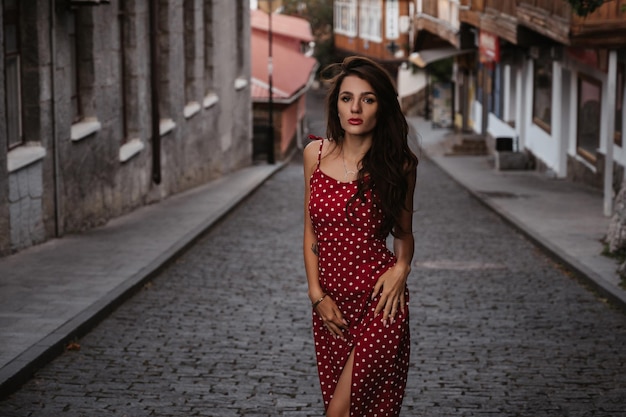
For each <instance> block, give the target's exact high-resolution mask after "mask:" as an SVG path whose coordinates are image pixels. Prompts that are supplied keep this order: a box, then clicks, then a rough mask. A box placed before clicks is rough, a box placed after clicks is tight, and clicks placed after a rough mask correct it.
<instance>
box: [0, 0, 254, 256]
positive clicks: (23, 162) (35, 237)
mask: <svg viewBox="0 0 626 417" xmlns="http://www.w3.org/2000/svg"><path fill="white" fill-rule="evenodd" d="M0 3H1V4H2V8H1V9H0V21H2V24H3V26H2V27H3V30H2V31H1V32H0V45H3V48H4V50H3V52H4V55H3V59H2V60H0V77H2V79H1V81H0V97H2V100H0V255H6V254H9V253H12V252H15V251H19V250H21V249H24V248H26V247H29V246H31V245H34V244H37V243H41V242H44V241H46V240H48V239H51V238H54V237H60V236H63V235H65V234H69V233H75V232H80V231H82V230H85V229H88V228H92V227H95V226H98V225H102V224H104V223H106V222H107V221H108V220H109V219H111V218H113V217H116V216H120V215H123V214H125V213H128V212H130V211H132V210H134V209H136V208H139V207H141V206H144V205H147V204H151V203H156V202H158V201H160V200H163V199H165V198H167V197H168V196H171V195H172V194H175V193H178V192H181V191H184V190H187V189H189V188H192V187H195V186H198V185H201V184H203V183H206V182H208V181H211V180H213V179H215V178H217V177H219V176H221V175H224V174H226V173H229V172H231V171H233V170H237V169H239V168H241V167H243V166H246V165H249V164H251V162H252V111H251V102H250V85H249V79H250V58H249V57H250V16H249V3H248V0H19V1H18V0H0Z"/></svg>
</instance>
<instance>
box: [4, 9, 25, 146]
mask: <svg viewBox="0 0 626 417" xmlns="http://www.w3.org/2000/svg"><path fill="white" fill-rule="evenodd" d="M3 5H4V8H3V16H4V19H3V20H4V82H5V92H6V94H5V105H6V112H7V132H6V133H7V145H8V148H9V149H11V148H14V147H16V146H19V145H21V144H22V143H23V142H24V137H23V132H22V74H21V72H22V71H21V50H20V24H19V4H18V2H17V0H5V1H4V2H3Z"/></svg>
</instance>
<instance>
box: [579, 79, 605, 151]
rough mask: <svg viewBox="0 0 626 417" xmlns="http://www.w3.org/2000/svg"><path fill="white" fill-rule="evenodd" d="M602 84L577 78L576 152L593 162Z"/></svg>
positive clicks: (596, 142)
mask: <svg viewBox="0 0 626 417" xmlns="http://www.w3.org/2000/svg"><path fill="white" fill-rule="evenodd" d="M601 98H602V83H600V81H598V80H596V79H593V78H591V77H587V76H584V75H580V76H579V78H578V133H577V137H576V145H577V151H578V154H579V155H580V156H582V157H583V158H585V159H587V160H589V161H591V162H595V160H596V150H597V149H598V147H599V146H600V102H601V101H600V100H601Z"/></svg>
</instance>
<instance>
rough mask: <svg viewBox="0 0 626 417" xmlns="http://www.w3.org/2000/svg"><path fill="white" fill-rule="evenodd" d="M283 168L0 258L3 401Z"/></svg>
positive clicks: (230, 178)
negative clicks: (6, 395) (38, 369)
mask: <svg viewBox="0 0 626 417" xmlns="http://www.w3.org/2000/svg"><path fill="white" fill-rule="evenodd" d="M283 166H284V163H283V164H281V163H277V164H275V165H266V164H262V165H254V166H251V167H248V168H245V169H242V170H239V171H237V172H235V173H232V174H230V175H227V176H225V177H223V178H220V179H217V180H215V181H212V182H211V183H209V184H207V185H204V186H201V187H199V188H196V189H193V190H190V191H188V192H185V193H181V194H179V195H175V196H172V197H171V198H169V199H167V200H165V201H163V202H161V203H159V204H154V205H151V206H147V207H143V208H141V209H138V210H136V211H134V212H132V213H130V214H128V215H126V216H123V217H120V218H117V219H114V220H112V221H110V222H109V223H108V224H107V225H106V226H104V227H101V228H98V229H95V230H92V231H89V232H86V233H82V234H79V235H68V236H65V237H63V238H61V239H55V240H51V241H49V242H47V243H44V244H42V245H39V246H35V247H33V248H30V249H27V250H24V251H22V252H19V253H17V254H15V255H12V256H8V257H4V258H0V398H1V397H3V396H4V395H5V394H7V393H9V392H11V391H13V390H14V389H15V388H16V387H18V386H19V385H21V384H22V383H23V382H25V381H26V380H28V379H29V378H30V377H31V376H32V373H33V372H34V371H35V370H36V369H37V368H39V367H41V366H43V365H44V364H46V363H47V362H48V361H50V360H51V359H52V358H54V357H55V356H56V355H58V354H59V353H61V352H62V351H63V349H64V348H65V346H66V345H67V343H68V342H70V341H72V340H74V339H76V338H78V337H80V336H81V335H82V334H84V333H86V332H88V331H89V329H90V328H91V327H93V326H94V325H95V324H96V323H97V322H98V321H100V320H101V319H102V318H104V317H105V316H106V315H107V314H109V313H110V312H111V311H112V310H113V309H114V308H115V307H116V306H118V305H119V304H120V303H122V302H123V301H124V300H125V299H126V298H128V297H129V296H130V295H131V294H132V293H133V290H134V289H136V288H139V287H141V286H142V285H144V284H145V283H146V282H147V281H148V280H150V279H151V277H152V276H154V275H155V274H156V273H158V272H159V270H160V269H161V268H163V267H164V266H165V265H167V263H168V262H169V261H170V260H171V259H173V258H174V257H175V256H176V255H177V254H179V253H180V252H181V251H183V250H184V249H185V248H186V247H187V246H189V245H191V244H192V243H193V242H194V241H195V239H196V238H198V237H199V236H201V235H202V233H204V232H205V231H206V230H208V229H209V228H210V227H211V226H212V225H213V224H215V223H216V222H218V221H219V220H220V219H221V218H222V217H223V216H225V215H226V214H227V213H228V212H229V210H231V209H232V208H233V207H234V206H236V205H237V204H239V203H240V202H241V201H242V200H243V199H244V198H245V197H246V196H248V195H249V194H250V193H251V192H252V191H253V190H254V189H256V188H257V187H259V186H260V185H261V184H262V183H263V182H264V181H265V180H266V179H268V178H269V177H271V176H272V175H273V174H274V173H275V172H277V171H278V170H280V169H281V168H282V167H283Z"/></svg>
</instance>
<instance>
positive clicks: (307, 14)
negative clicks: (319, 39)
mask: <svg viewBox="0 0 626 417" xmlns="http://www.w3.org/2000/svg"><path fill="white" fill-rule="evenodd" d="M283 13H284V14H288V15H290V16H299V17H302V18H304V19H306V20H308V21H309V23H310V24H311V29H312V30H313V33H314V34H317V33H318V32H319V31H324V30H326V29H327V27H328V26H330V27H332V25H333V1H332V0H308V1H302V0H283Z"/></svg>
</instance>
